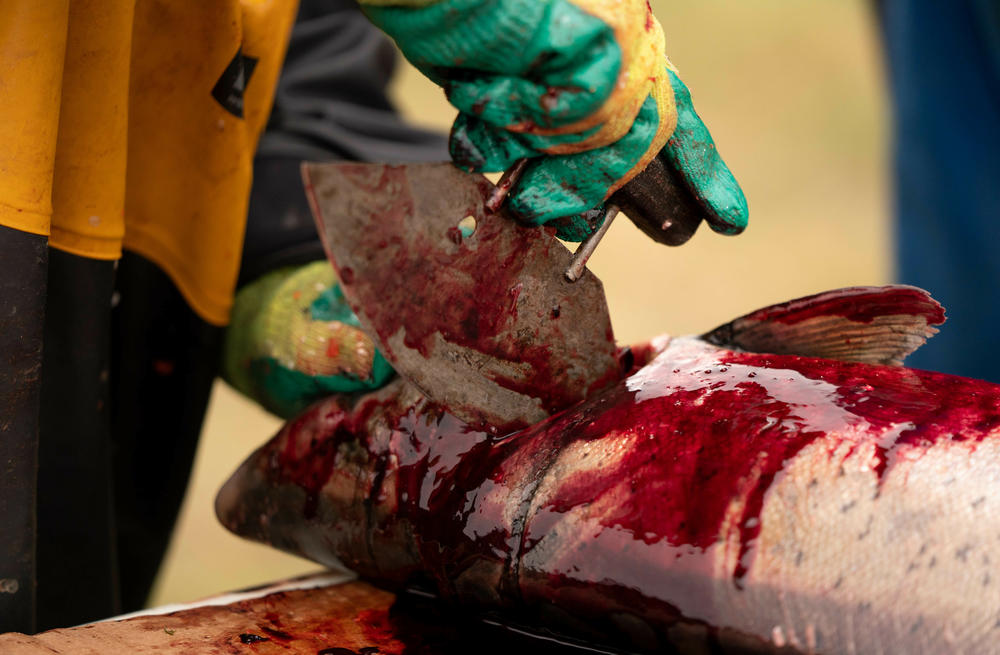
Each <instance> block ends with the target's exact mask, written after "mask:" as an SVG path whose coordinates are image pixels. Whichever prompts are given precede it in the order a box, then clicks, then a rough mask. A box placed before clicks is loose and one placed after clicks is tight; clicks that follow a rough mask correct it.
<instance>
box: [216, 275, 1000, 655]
mask: <svg viewBox="0 0 1000 655" xmlns="http://www.w3.org/2000/svg"><path fill="white" fill-rule="evenodd" d="M943 320H944V313H943V310H942V309H941V307H940V306H939V305H937V303H935V302H934V301H933V300H932V299H930V297H929V296H927V295H926V294H925V293H924V292H922V291H920V290H917V289H913V288H911V287H901V286H890V287H865V288H854V289H844V290H838V291H834V292H828V293H826V294H819V295H817V296H812V297H809V298H804V299H800V300H797V301H792V302H790V303H784V304H782V305H777V306H775V307H770V308H767V309H764V310H760V311H758V312H754V313H753V314H749V315H747V316H744V317H742V318H740V319H737V320H735V321H733V322H731V323H728V324H726V325H724V326H722V327H720V328H717V329H716V330H713V331H712V332H710V333H707V334H705V335H702V336H700V337H677V338H671V337H667V336H664V337H659V338H656V339H654V340H652V341H651V342H650V343H649V344H647V345H644V346H641V347H634V348H631V349H624V350H623V351H622V352H621V355H620V359H621V362H622V366H621V375H620V377H619V379H618V380H616V381H615V382H614V383H613V384H611V385H610V386H609V387H607V388H606V389H604V390H603V391H601V392H600V393H596V394H594V395H592V396H591V397H589V398H588V399H587V400H585V401H584V402H582V403H579V404H577V405H574V406H573V407H570V408H567V409H566V410H564V411H562V412H560V413H557V414H555V415H554V416H552V417H550V418H548V419H546V420H544V421H542V422H540V423H537V424H535V425H533V426H531V427H529V428H527V429H524V430H521V431H518V432H515V433H513V434H509V435H504V436H496V435H493V434H490V433H489V431H486V430H479V429H473V428H471V427H469V426H468V425H466V424H464V423H462V422H461V421H459V420H458V419H456V418H454V417H453V416H451V415H449V414H448V413H447V412H445V411H443V410H442V409H441V408H440V407H438V406H436V405H434V404H433V403H431V402H430V401H428V400H427V399H426V398H425V397H424V396H422V395H421V394H420V393H419V392H418V391H417V390H416V389H415V387H413V386H412V385H411V384H410V383H409V382H407V381H406V380H404V379H399V378H397V379H396V380H395V381H394V382H393V383H391V384H390V385H389V386H387V387H385V388H383V389H381V390H379V391H377V392H374V393H370V394H367V395H364V396H333V397H330V398H328V399H326V400H324V401H322V402H320V403H318V404H316V405H314V406H312V407H311V408H310V409H308V410H307V411H306V412H304V413H303V414H302V415H300V416H299V417H298V418H296V419H295V420H293V421H291V422H289V423H288V424H287V425H286V426H285V427H284V428H283V429H282V430H281V431H280V432H279V433H278V435H277V436H275V437H274V438H273V439H272V440H271V441H269V442H268V443H267V444H265V445H264V446H263V447H261V448H260V449H259V450H258V451H256V452H255V453H254V454H253V455H252V456H251V457H250V458H249V459H248V460H247V461H246V462H245V463H244V464H243V465H242V466H241V467H240V468H239V469H238V470H237V472H236V473H235V474H234V475H233V476H232V478H231V479H230V480H229V481H228V482H227V483H226V485H225V486H224V487H223V488H222V490H221V491H220V493H219V496H218V499H217V502H216V510H217V514H218V516H219V518H220V520H221V521H222V523H223V524H224V525H225V526H226V527H227V528H229V529H230V530H232V531H233V532H235V533H237V534H239V535H242V536H244V537H247V538H250V539H254V540H258V541H261V542H264V543H268V544H271V545H273V546H275V547H277V548H280V549H283V550H285V551H288V552H291V553H295V554H298V555H301V556H304V557H308V558H310V559H312V560H315V561H317V562H320V563H323V564H328V565H335V564H344V565H346V566H348V567H350V568H352V569H354V570H355V571H357V572H358V573H359V574H360V575H361V576H362V577H364V578H366V579H368V580H372V581H375V582H377V583H378V584H381V585H384V586H386V587H389V588H399V587H402V586H404V585H408V584H414V582H415V581H418V582H419V583H420V584H423V585H429V586H430V587H431V588H432V589H433V590H434V591H435V592H436V593H437V594H439V595H440V596H442V597H444V598H447V599H450V600H451V601H452V602H454V603H457V604H459V605H461V606H462V607H466V608H470V607H472V608H481V609H483V610H489V611H493V612H498V613H501V614H504V615H507V616H510V617H514V618H515V619H516V621H518V622H522V623H529V624H532V625H539V626H545V627H547V628H549V629H552V630H555V631H558V632H559V633H561V634H566V635H570V636H573V637H576V638H580V639H585V640H591V641H593V642H594V643H600V644H607V645H613V646H617V647H621V648H625V649H628V650H630V651H642V652H682V653H703V652H704V653H709V652H720V651H721V652H793V653H864V654H870V653H908V654H918V653H935V654H937V653H989V652H1000V646H998V644H1000V574H998V573H996V572H995V571H994V569H993V564H994V563H1000V494H998V493H997V491H998V489H1000V386H997V385H994V384H990V383H987V382H982V381H977V380H970V379H964V378H959V377H954V376H949V375H945V374H940V373H932V372H925V371H917V370H912V369H907V368H904V367H901V366H899V365H898V364H899V363H900V362H901V361H902V360H903V358H904V357H905V356H906V355H907V354H908V353H909V352H911V351H912V350H913V349H914V348H916V347H918V346H919V345H920V344H922V343H923V342H924V340H925V339H926V338H927V337H928V336H930V335H931V334H933V332H934V331H935V328H934V326H935V325H939V324H940V323H941V322H942V321H943Z"/></svg>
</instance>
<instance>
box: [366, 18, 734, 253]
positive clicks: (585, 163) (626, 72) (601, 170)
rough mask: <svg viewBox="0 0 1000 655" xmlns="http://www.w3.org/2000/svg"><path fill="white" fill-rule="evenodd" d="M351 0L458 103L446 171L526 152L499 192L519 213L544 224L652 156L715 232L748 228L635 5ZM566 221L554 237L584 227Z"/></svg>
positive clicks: (494, 165)
mask: <svg viewBox="0 0 1000 655" xmlns="http://www.w3.org/2000/svg"><path fill="white" fill-rule="evenodd" d="M362 5H363V8H364V11H365V13H366V14H367V15H368V16H369V18H371V20H372V21H373V22H374V23H375V24H376V25H378V26H379V27H381V28H382V29H383V30H384V31H385V32H386V33H388V34H389V35H390V36H392V37H393V38H394V39H395V40H396V43H397V44H398V45H399V47H400V49H401V50H402V51H403V53H404V55H406V57H407V58H408V59H409V60H410V61H411V62H412V63H413V64H414V65H415V66H416V67H417V68H418V69H419V70H421V71H422V72H423V73H424V74H426V75H427V76H428V77H430V78H431V79H432V80H434V81H435V82H437V83H438V84H440V85H441V86H442V87H444V89H445V92H446V93H447V95H448V99H449V101H450V102H451V103H452V104H453V105H455V107H457V108H458V109H459V111H460V114H459V116H458V118H457V119H456V121H455V124H454V127H453V129H452V136H451V154H452V158H453V159H454V160H455V163H456V164H457V165H459V166H461V167H463V168H466V169H468V170H476V171H484V172H498V171H501V170H505V169H507V168H509V167H510V166H511V165H512V164H513V163H514V162H515V161H516V160H517V159H520V158H523V157H527V158H529V159H530V160H531V161H530V163H529V165H528V166H527V168H526V169H525V171H524V174H523V176H522V178H521V181H520V183H519V184H518V186H517V187H516V188H515V189H514V190H513V191H512V193H511V195H510V196H509V198H508V207H509V208H510V209H511V210H512V211H514V212H515V213H516V214H518V215H519V216H520V217H521V218H522V219H525V220H527V221H529V222H533V223H538V224H541V223H547V222H549V221H552V220H553V219H556V218H563V217H575V216H576V215H578V214H581V213H582V212H585V211H587V210H589V209H593V208H595V207H597V206H598V205H600V204H601V203H602V202H603V201H604V200H605V199H606V198H607V197H608V196H610V195H611V194H612V193H613V192H614V191H616V190H617V189H619V188H620V187H621V186H623V185H624V184H625V183H627V182H628V181H629V180H630V179H632V178H633V177H634V176H635V175H637V174H638V173H639V172H641V171H642V170H643V169H644V168H645V167H646V165H648V164H649V162H650V161H651V160H652V158H653V157H655V156H657V154H659V153H660V152H661V151H663V154H664V155H665V156H666V158H667V159H668V160H669V161H670V162H672V164H673V165H674V166H675V167H676V169H677V170H678V171H679V173H680V174H681V177H682V179H683V180H684V181H685V183H686V184H687V185H688V186H689V188H690V189H691V191H692V192H693V194H694V197H695V198H696V199H697V200H698V202H699V204H700V205H701V208H702V209H703V210H704V211H705V212H706V213H707V214H708V215H709V216H710V217H711V218H712V219H713V220H710V221H709V224H710V225H711V226H712V228H713V229H715V230H716V231H719V232H723V233H728V234H735V233H739V232H741V231H742V230H743V228H745V227H746V223H747V214H748V211H747V204H746V200H745V198H744V196H743V193H742V191H741V190H740V187H739V185H738V184H737V182H736V180H735V178H734V177H733V175H732V174H731V172H730V171H729V169H728V167H727V166H726V165H725V163H724V162H723V160H722V158H721V157H720V156H719V154H718V152H717V150H716V148H715V144H714V142H713V141H712V138H711V135H710V134H709V132H708V130H707V128H706V127H705V125H704V124H703V123H702V121H701V120H700V119H699V118H698V115H697V114H696V113H695V111H694V108H693V106H692V104H691V97H690V94H689V93H688V90H687V88H686V87H685V86H684V84H683V83H682V82H681V80H680V78H679V77H678V76H677V74H676V71H675V70H674V69H673V67H672V65H671V64H670V62H669V61H668V60H667V59H666V56H665V54H664V52H663V49H664V46H663V33H662V30H661V29H660V26H659V23H657V21H656V19H655V18H654V17H653V16H652V14H651V13H650V10H649V6H648V3H646V2H645V0H362ZM562 223H566V221H563V222H562ZM569 223H570V224H572V229H570V228H564V229H563V230H562V231H563V232H564V234H561V236H572V237H574V238H583V237H585V236H586V234H589V231H590V229H586V230H581V229H579V228H580V225H582V224H584V223H583V222H582V221H580V220H576V221H575V222H574V221H573V220H570V221H569ZM591 229H592V228H591ZM572 232H575V234H571V233H572Z"/></svg>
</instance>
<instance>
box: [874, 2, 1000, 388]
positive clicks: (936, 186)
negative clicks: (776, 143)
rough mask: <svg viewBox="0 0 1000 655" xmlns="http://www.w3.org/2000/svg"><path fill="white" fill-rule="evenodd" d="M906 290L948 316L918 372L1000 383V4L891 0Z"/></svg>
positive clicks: (916, 359)
mask: <svg viewBox="0 0 1000 655" xmlns="http://www.w3.org/2000/svg"><path fill="white" fill-rule="evenodd" d="M883 11H884V14H883V18H884V21H883V27H884V29H885V36H886V47H887V51H888V59H889V65H890V71H891V78H892V91H893V96H894V103H895V105H894V106H895V119H896V121H895V162H894V166H895V175H896V189H895V202H896V243H897V248H898V251H897V277H898V279H899V281H901V282H904V283H907V284H913V285H916V286H919V287H923V288H925V289H927V290H928V291H930V292H931V294H932V295H933V296H934V297H935V298H937V299H938V300H939V301H940V302H941V303H942V304H943V305H944V306H945V308H946V309H947V312H948V322H947V323H946V324H945V325H944V326H943V327H942V329H941V333H940V334H939V335H937V336H936V337H934V338H933V339H931V340H930V341H929V342H928V343H927V345H926V346H924V347H923V348H921V349H920V350H918V351H917V352H916V353H915V354H914V355H912V356H911V357H910V358H909V359H908V360H907V365H909V366H913V367H916V368H925V369H931V370H938V371H944V372H948V373H955V374H959V375H965V376H968V377H974V378H981V379H988V380H993V381H996V382H1000V340H998V338H997V337H998V331H1000V0H948V1H947V2H938V1H936V0H885V2H884V4H883Z"/></svg>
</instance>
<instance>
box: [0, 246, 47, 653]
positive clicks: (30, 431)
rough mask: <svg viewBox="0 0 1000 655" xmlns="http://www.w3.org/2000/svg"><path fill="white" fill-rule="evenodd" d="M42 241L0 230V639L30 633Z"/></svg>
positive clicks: (43, 278) (44, 260) (32, 624)
mask: <svg viewBox="0 0 1000 655" xmlns="http://www.w3.org/2000/svg"><path fill="white" fill-rule="evenodd" d="M47 244H48V239H46V238H45V237H43V236H38V235H36V234H28V233H26V232H21V231H19V230H13V229H10V228H7V227H2V226H0V462H2V469H0V471H2V472H0V525H2V526H3V531H2V534H3V538H2V539H0V632H7V631H12V630H16V631H18V632H28V633H30V632H33V631H34V628H35V482H36V475H37V471H38V460H37V457H38V416H39V393H40V388H41V368H42V332H43V323H44V319H45V287H46V275H47V273H46V270H47V262H48V245H47Z"/></svg>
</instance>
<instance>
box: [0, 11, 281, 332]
mask: <svg viewBox="0 0 1000 655" xmlns="http://www.w3.org/2000/svg"><path fill="white" fill-rule="evenodd" d="M296 5H297V2H296V0H2V2H0V143H2V144H3V147H2V148H0V225H5V226H7V227H11V228H15V229H18V230H23V231H25V232H31V233H34V234H40V235H46V236H48V237H49V244H50V245H51V246H52V247H54V248H58V249H60V250H64V251H66V252H70V253H73V254H76V255H81V256H84V257H91V258H94V259H104V260H114V259H118V258H119V257H120V256H121V251H122V248H123V247H124V248H126V249H128V250H130V251H133V252H135V253H138V254H140V255H142V256H144V257H146V258H147V259H149V260H151V261H153V262H154V263H155V264H157V265H158V266H159V267H160V268H162V269H163V270H164V271H166V273H167V274H168V275H169V276H170V277H171V278H172V279H173V281H174V282H175V284H177V286H178V287H179V289H180V291H181V293H182V294H183V295H184V297H185V298H186V300H187V301H188V303H189V304H190V305H191V307H192V308H193V309H194V311H195V312H196V313H197V314H198V315H199V316H200V317H202V318H203V319H205V320H206V321H208V322H209V323H212V324H214V325H224V324H226V322H227V321H228V317H229V310H230V307H231V305H232V297H233V291H234V287H235V284H236V276H237V273H238V268H239V262H240V252H241V249H242V242H243V231H244V227H245V222H246V213H247V199H248V196H249V191H250V182H251V171H252V161H253V153H254V150H255V148H256V144H257V140H258V137H259V136H260V133H261V131H262V130H263V128H264V124H265V122H266V120H267V116H268V112H269V111H270V108H271V103H272V99H273V96H274V89H275V86H276V84H277V80H278V73H279V71H280V69H281V64H282V60H283V58H284V52H285V48H286V46H287V43H288V36H289V33H290V31H291V27H292V23H293V22H294V18H295V11H296Z"/></svg>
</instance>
